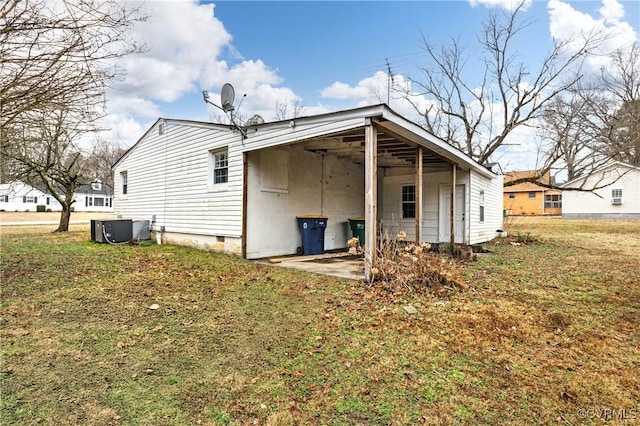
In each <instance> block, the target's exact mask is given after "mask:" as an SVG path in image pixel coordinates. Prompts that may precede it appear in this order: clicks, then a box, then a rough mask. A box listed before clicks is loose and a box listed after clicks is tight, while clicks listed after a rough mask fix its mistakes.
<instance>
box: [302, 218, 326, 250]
mask: <svg viewBox="0 0 640 426" xmlns="http://www.w3.org/2000/svg"><path fill="white" fill-rule="evenodd" d="M296 219H298V229H300V235H301V236H302V253H303V254H306V255H312V254H322V253H324V230H325V229H327V221H328V220H329V218H328V217H326V216H320V215H305V216H296Z"/></svg>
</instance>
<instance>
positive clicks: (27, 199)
mask: <svg viewBox="0 0 640 426" xmlns="http://www.w3.org/2000/svg"><path fill="white" fill-rule="evenodd" d="M22 202H23V203H37V202H38V197H32V196H30V195H28V196H24V197H22Z"/></svg>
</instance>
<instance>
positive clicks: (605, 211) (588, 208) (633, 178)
mask: <svg viewBox="0 0 640 426" xmlns="http://www.w3.org/2000/svg"><path fill="white" fill-rule="evenodd" d="M585 180H586V182H585ZM607 184H610V185H607ZM594 186H598V187H600V188H598V189H595V190H594V191H593V192H589V191H576V190H564V191H562V216H563V217H565V218H577V219H579V218H612V219H615V218H640V168H635V167H631V166H626V165H624V164H622V163H615V164H614V165H613V166H610V167H607V168H605V169H603V170H601V171H598V172H594V173H593V174H592V175H591V176H589V177H587V178H583V179H576V180H574V181H572V182H569V183H568V184H567V187H574V188H580V187H582V188H593V187H594ZM616 189H620V190H621V191H622V195H623V197H622V204H620V205H614V204H612V198H613V195H614V193H613V190H616ZM618 194H619V193H618Z"/></svg>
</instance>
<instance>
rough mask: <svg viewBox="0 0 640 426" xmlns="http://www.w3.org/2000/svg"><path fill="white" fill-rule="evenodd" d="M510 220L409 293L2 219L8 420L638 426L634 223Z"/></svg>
mask: <svg viewBox="0 0 640 426" xmlns="http://www.w3.org/2000/svg"><path fill="white" fill-rule="evenodd" d="M509 221H510V222H511V223H510V224H509V230H510V231H511V233H512V235H520V236H521V239H525V238H524V237H526V236H527V235H528V238H527V239H528V240H532V239H533V240H535V241H534V242H532V243H528V244H522V245H512V244H510V243H509V241H507V240H500V241H496V242H495V243H493V244H490V245H488V246H487V247H488V248H489V249H490V250H491V251H492V253H489V254H483V255H481V256H479V258H478V261H477V262H471V263H469V264H467V265H464V264H462V265H461V266H460V267H461V268H462V274H463V276H464V277H465V280H466V284H467V287H468V288H467V289H466V290H464V291H460V290H456V289H447V288H438V289H430V290H428V291H426V292H423V293H416V292H414V293H408V294H402V293H395V294H392V293H389V292H388V291H386V290H384V289H381V288H378V287H376V286H373V287H370V286H368V285H367V284H364V283H361V282H355V281H347V280H340V279H335V278H330V277H325V276H319V275H314V274H311V273H305V272H301V271H295V270H291V269H287V268H279V267H272V266H268V265H262V264H257V263H251V262H247V261H244V260H241V259H238V258H236V257H231V256H227V255H222V254H214V253H207V252H202V251H197V250H194V249H189V248H184V247H176V246H168V245H161V246H158V245H155V244H152V243H150V242H149V243H147V244H141V245H138V246H129V245H102V244H94V243H92V242H90V241H88V240H89V230H88V226H79V225H75V226H72V228H71V232H69V233H66V234H62V235H61V234H51V233H50V232H49V231H50V230H51V229H50V228H51V226H48V227H24V226H22V227H4V228H3V229H2V230H1V233H2V235H1V244H2V257H1V263H0V266H1V269H2V297H1V302H0V338H1V351H2V360H1V365H0V374H1V376H0V377H1V383H0V392H1V397H2V399H1V401H2V405H1V407H2V408H1V413H0V414H1V416H2V417H1V419H2V420H1V422H2V424H6V425H9V424H12V425H13V424H16V425H17V424H19V425H26V424H45V425H54V424H55V425H60V424H91V425H110V424H113V425H120V424H122V425H131V424H136V425H164V424H166V425H195V424H202V425H226V424H231V425H245V424H262V425H293V424H327V425H328V424H331V425H337V424H344V425H352V424H370V425H379V424H394V425H395V424H397V425H400V424H412V425H413V424H447V425H449V424H522V425H528V424H572V425H573V424H600V423H601V419H599V418H597V417H598V415H599V416H600V417H603V418H607V417H613V416H622V417H625V418H627V419H628V421H629V422H632V424H635V423H640V349H639V346H640V335H639V331H640V221H636V222H613V221H604V222H603V221H598V222H595V221H563V220H561V219H547V218H544V219H542V218H540V219H536V218H516V219H513V220H511V219H510V220H509ZM408 304H410V305H412V306H414V307H415V308H416V309H417V311H418V313H417V314H413V315H410V314H408V313H407V312H405V310H404V309H403V306H405V305H408ZM607 410H608V411H607ZM623 410H624V411H623ZM617 421H618V420H617Z"/></svg>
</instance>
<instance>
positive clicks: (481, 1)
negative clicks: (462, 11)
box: [469, 0, 533, 11]
mask: <svg viewBox="0 0 640 426" xmlns="http://www.w3.org/2000/svg"><path fill="white" fill-rule="evenodd" d="M532 1H533V0H469V4H470V5H471V6H472V7H476V6H478V5H483V6H486V7H499V8H502V9H506V10H510V11H512V10H515V9H516V8H517V7H518V6H519V5H520V4H522V10H527V9H528V8H529V6H530V5H531V2H532Z"/></svg>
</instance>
